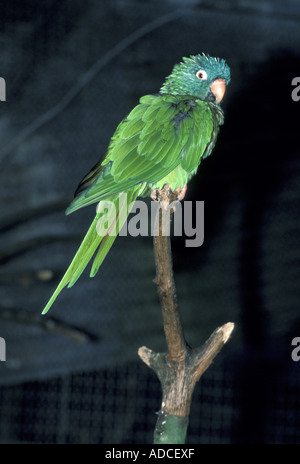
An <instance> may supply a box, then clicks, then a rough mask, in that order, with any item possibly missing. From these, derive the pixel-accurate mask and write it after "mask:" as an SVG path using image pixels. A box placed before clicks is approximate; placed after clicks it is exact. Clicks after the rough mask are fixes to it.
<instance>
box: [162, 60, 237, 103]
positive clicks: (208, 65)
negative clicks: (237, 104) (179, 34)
mask: <svg viewBox="0 0 300 464" xmlns="http://www.w3.org/2000/svg"><path fill="white" fill-rule="evenodd" d="M229 81H230V68H229V66H228V65H227V64H226V62H225V60H223V59H219V58H213V57H211V56H209V55H204V54H201V55H192V56H190V57H189V58H183V59H182V62H181V63H178V64H176V65H175V66H174V68H173V71H172V73H171V74H170V75H169V76H168V77H167V78H166V80H165V82H164V84H163V86H162V87H161V89H160V93H162V94H172V95H191V96H193V97H196V98H200V99H201V100H207V101H216V102H217V103H220V101H221V100H222V98H221V99H220V98H219V97H220V95H221V94H220V95H219V97H218V96H216V92H215V87H216V85H215V84H214V83H215V82H217V83H221V82H223V86H224V91H225V87H226V85H227V84H228V83H229ZM219 90H220V89H219ZM223 94H224V92H223Z"/></svg>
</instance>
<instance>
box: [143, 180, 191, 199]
mask: <svg viewBox="0 0 300 464" xmlns="http://www.w3.org/2000/svg"><path fill="white" fill-rule="evenodd" d="M186 191H187V184H184V187H183V188H181V187H177V189H176V190H174V191H172V190H171V189H170V187H169V186H168V185H164V187H163V189H162V190H160V189H154V190H152V192H151V194H150V197H151V198H152V200H154V201H162V200H169V203H170V202H172V201H175V200H179V201H181V200H183V199H184V197H185V194H186Z"/></svg>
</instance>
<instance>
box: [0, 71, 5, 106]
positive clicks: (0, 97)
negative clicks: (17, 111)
mask: <svg viewBox="0 0 300 464" xmlns="http://www.w3.org/2000/svg"><path fill="white" fill-rule="evenodd" d="M0 101H6V82H5V79H3V77H0Z"/></svg>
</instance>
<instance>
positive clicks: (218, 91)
mask: <svg viewBox="0 0 300 464" xmlns="http://www.w3.org/2000/svg"><path fill="white" fill-rule="evenodd" d="M210 90H211V91H212V93H213V94H214V96H215V97H216V102H217V103H220V102H221V101H222V100H223V97H224V93H225V90H226V82H225V81H224V79H216V80H215V81H213V83H212V84H211V86H210Z"/></svg>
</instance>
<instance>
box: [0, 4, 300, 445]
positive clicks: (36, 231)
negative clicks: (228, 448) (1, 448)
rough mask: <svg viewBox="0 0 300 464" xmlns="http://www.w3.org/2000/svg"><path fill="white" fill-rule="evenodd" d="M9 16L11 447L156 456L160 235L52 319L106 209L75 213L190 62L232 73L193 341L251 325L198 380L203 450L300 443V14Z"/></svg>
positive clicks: (120, 248) (126, 251)
mask: <svg viewBox="0 0 300 464" xmlns="http://www.w3.org/2000/svg"><path fill="white" fill-rule="evenodd" d="M180 7H181V5H180V2H176V1H175V0H174V1H171V0H170V1H152V2H150V1H146V0H145V1H139V2H138V1H133V0H132V1H114V2H96V1H95V0H87V1H85V2H84V3H83V2H80V1H79V0H78V1H77V0H76V1H74V0H73V1H72V2H71V1H70V0H60V1H56V0H52V1H48V2H38V1H36V0H27V1H25V2H19V1H18V0H13V1H9V2H8V1H6V0H5V1H3V2H2V4H1V16H0V24H1V32H0V45H1V59H0V63H1V67H0V76H1V77H3V78H5V81H6V88H7V95H6V101H5V102H0V112H1V119H0V196H1V199H2V200H3V201H2V208H1V211H0V237H1V244H0V264H1V267H0V336H1V337H3V338H4V339H5V341H6V361H5V362H0V442H1V443H41V442H42V443H106V444H109V443H151V441H152V436H153V429H154V425H155V422H156V414H155V412H157V411H158V410H159V407H160V400H161V392H160V385H159V382H158V380H157V378H156V376H155V374H154V373H153V372H152V371H150V370H149V369H148V368H147V367H146V366H145V365H144V364H143V363H142V362H141V361H140V360H139V359H138V356H137V350H138V348H139V347H140V346H142V345H146V346H148V347H149V348H152V349H154V350H155V351H164V350H165V349H166V347H165V341H164V334H163V328H162V321H161V314H160V308H159V301H158V297H157V292H156V288H155V285H154V283H153V279H154V277H155V268H154V259H153V251H152V240H151V237H136V238H134V237H119V238H118V239H117V240H116V243H115V245H114V247H113V248H112V250H111V251H110V253H109V255H108V257H107V258H106V260H105V262H104V264H103V266H102V267H101V269H100V271H99V273H98V274H97V276H96V277H95V278H94V279H89V277H88V272H86V273H85V274H84V275H83V276H82V277H81V278H80V280H79V281H78V283H77V284H76V285H75V286H74V287H73V288H72V289H70V290H64V291H63V292H62V294H61V295H60V297H59V298H58V300H57V302H56V303H55V305H54V306H53V308H52V309H51V311H50V312H49V314H48V315H47V316H43V317H42V316H41V315H40V314H41V311H42V309H43V306H44V305H45V303H46V302H47V300H48V298H49V297H50V296H51V294H52V292H53V290H54V288H55V287H56V285H57V283H58V281H59V279H60V278H61V276H62V275H63V273H64V271H65V269H66V268H67V266H68V264H69V263H70V261H71V259H72V257H73V256H74V253H75V251H76V250H77V247H78V245H79V243H80V240H81V238H82V237H83V236H84V233H85V232H86V230H87V228H88V226H89V224H90V222H91V219H92V218H93V215H94V213H95V209H94V207H93V206H92V207H89V208H86V209H83V210H81V211H78V212H77V213H75V214H72V215H71V216H68V217H66V216H65V215H64V209H65V207H66V206H67V205H68V203H69V201H70V200H71V199H72V194H73V192H74V190H75V189H76V187H77V185H78V183H79V181H80V180H81V179H82V177H83V176H84V175H85V174H86V173H87V172H88V171H89V169H90V168H91V167H92V166H93V165H94V164H95V163H96V162H97V161H98V159H99V158H100V156H102V154H103V153H104V151H105V148H106V146H107V144H108V142H109V139H110V136H111V135H112V134H113V132H114V130H115V128H116V125H117V124H118V123H119V122H120V120H121V119H122V118H123V117H124V116H125V115H126V114H127V113H128V112H129V111H130V110H131V109H132V107H133V106H134V105H135V104H136V103H137V102H138V99H139V97H140V96H142V95H144V94H147V93H155V92H157V91H158V89H159V88H160V86H161V83H162V80H163V79H164V77H165V76H166V75H167V74H168V73H169V72H170V70H171V69H172V66H173V65H174V63H176V62H177V61H178V60H180V59H181V57H182V56H187V55H189V54H196V53H200V52H206V53H209V54H211V55H212V56H220V57H223V58H225V59H226V60H227V61H228V63H229V65H230V67H231V70H232V82H231V84H230V86H229V88H228V91H227V94H226V98H225V101H224V105H223V108H224V111H225V125H224V126H223V127H222V128H221V132H220V136H219V139H218V142H217V146H216V148H215V150H214V153H213V155H212V156H211V157H210V158H209V159H207V160H205V162H203V163H202V164H201V168H200V170H199V173H198V174H197V176H196V177H195V178H193V180H192V181H191V183H190V185H189V189H188V196H187V199H188V200H192V201H197V200H204V203H205V239H204V244H203V246H201V247H200V248H187V247H185V237H174V238H173V239H172V248H173V260H174V272H175V280H176V284H177V293H178V299H179V303H180V310H181V317H182V322H183V327H184V332H185V336H186V339H187V341H188V343H189V344H190V345H191V346H193V347H195V346H199V345H201V344H202V343H204V341H205V340H206V339H207V338H208V337H209V335H210V334H211V332H212V331H213V330H214V329H215V328H216V327H218V326H220V325H222V324H224V323H226V322H228V321H232V322H234V323H235V330H234V333H233V335H232V338H231V340H230V341H229V342H228V344H227V345H226V346H225V348H224V349H223V351H222V352H221V353H220V354H219V355H218V357H217V358H216V360H215V362H214V363H213V365H212V366H211V367H210V368H209V369H208V371H207V372H206V373H205V374H204V376H203V378H202V379H201V381H200V382H199V384H198V385H197V387H196V389H195V391H194V396H193V403H192V410H191V416H190V426H189V430H188V443H192V444H195V443H245V442H248V443H299V442H300V436H299V435H300V407H299V406H300V405H299V401H300V400H299V398H300V373H299V367H300V363H297V362H294V361H293V360H292V358H291V351H292V346H291V342H292V339H293V338H294V337H297V336H300V333H299V332H300V318H299V285H298V281H299V279H298V268H299V258H300V253H299V240H298V236H299V221H298V216H297V214H298V203H299V199H300V188H299V185H300V183H299V159H300V158H299V147H298V131H299V127H298V126H299V110H300V102H295V101H293V100H292V98H291V91H292V86H291V81H292V78H293V77H295V76H297V75H299V69H300V57H299V54H298V50H299V41H300V32H299V31H300V29H299V21H300V15H299V10H298V9H297V2H296V0H295V1H292V0H290V1H288V2H286V1H285V2H283V1H280V0H277V1H272V2H271V0H268V1H266V0H265V1H254V2H252V3H251V5H250V4H245V2H240V1H236V0H235V1H231V2H229V1H228V0H227V1H225V0H224V1H218V2H215V1H206V2H200V1H199V2H197V1H186V5H185V9H184V11H183V10H180V9H179V8H180Z"/></svg>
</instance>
